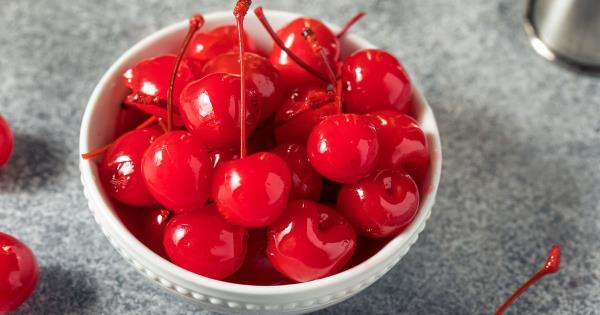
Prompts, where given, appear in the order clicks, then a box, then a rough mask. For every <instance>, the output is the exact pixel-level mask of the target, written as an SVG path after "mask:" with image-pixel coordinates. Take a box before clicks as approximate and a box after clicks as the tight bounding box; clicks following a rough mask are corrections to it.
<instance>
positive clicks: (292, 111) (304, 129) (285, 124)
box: [273, 87, 337, 143]
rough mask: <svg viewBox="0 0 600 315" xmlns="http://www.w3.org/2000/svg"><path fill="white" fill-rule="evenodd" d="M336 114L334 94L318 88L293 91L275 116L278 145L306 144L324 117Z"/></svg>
mask: <svg viewBox="0 0 600 315" xmlns="http://www.w3.org/2000/svg"><path fill="white" fill-rule="evenodd" d="M335 113H337V106H336V103H335V94H334V93H332V92H329V91H327V90H326V89H325V88H319V87H303V88H299V89H296V90H294V91H293V92H292V93H291V95H290V96H289V97H288V98H287V99H286V101H285V102H284V103H283V104H282V105H281V107H280V108H279V110H278V111H277V113H276V114H275V119H274V122H273V123H274V125H275V126H277V127H276V128H275V137H276V139H277V142H279V143H306V140H307V139H308V135H310V132H311V131H312V129H313V128H314V127H315V126H316V125H317V124H318V123H320V122H321V121H322V120H323V119H325V117H327V116H330V115H333V114H335Z"/></svg>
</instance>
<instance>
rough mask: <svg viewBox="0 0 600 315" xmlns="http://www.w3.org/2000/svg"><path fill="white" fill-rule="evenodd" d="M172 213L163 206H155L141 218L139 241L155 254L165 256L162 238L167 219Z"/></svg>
mask: <svg viewBox="0 0 600 315" xmlns="http://www.w3.org/2000/svg"><path fill="white" fill-rule="evenodd" d="M171 217H173V213H172V212H171V211H169V210H168V209H165V208H164V207H155V208H154V209H152V210H150V212H148V214H146V216H145V217H144V218H143V222H142V226H141V235H140V238H141V241H142V243H144V245H146V246H147V247H148V248H150V249H151V250H152V251H153V252H155V253H156V254H158V255H160V256H162V257H167V253H166V252H165V247H164V246H163V238H164V234H165V229H166V228H167V224H168V223H169V219H171Z"/></svg>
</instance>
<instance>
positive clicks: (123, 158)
mask: <svg viewBox="0 0 600 315" xmlns="http://www.w3.org/2000/svg"><path fill="white" fill-rule="evenodd" d="M161 135H162V131H161V130H160V129H159V128H156V127H153V128H144V129H137V130H132V131H129V132H127V133H125V134H124V135H122V136H120V137H119V138H118V139H117V140H116V141H115V142H113V144H112V145H111V146H110V148H109V149H108V151H107V152H106V154H105V155H104V158H103V159H102V161H101V162H100V166H99V173H100V180H101V181H102V184H103V185H104V188H105V190H106V191H107V192H108V195H110V196H111V197H112V198H114V199H116V200H118V201H120V202H122V203H126V204H129V205H134V206H151V205H153V204H155V203H156V200H155V199H154V197H152V195H151V194H150V192H149V191H148V189H147V188H146V184H145V183H144V176H143V174H142V157H143V156H144V152H145V151H146V149H147V148H148V146H150V144H151V143H152V142H154V140H156V138H158V137H160V136H161Z"/></svg>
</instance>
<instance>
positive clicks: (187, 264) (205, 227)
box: [163, 204, 248, 280]
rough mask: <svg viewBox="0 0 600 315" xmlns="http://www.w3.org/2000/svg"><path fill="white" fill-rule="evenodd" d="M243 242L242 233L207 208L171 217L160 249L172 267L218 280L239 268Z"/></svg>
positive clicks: (211, 209)
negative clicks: (169, 260)
mask: <svg viewBox="0 0 600 315" xmlns="http://www.w3.org/2000/svg"><path fill="white" fill-rule="evenodd" d="M247 238H248V234H247V232H246V229H244V228H243V227H240V226H235V225H233V224H230V223H228V222H227V221H225V219H223V217H221V216H220V215H219V213H218V212H217V209H216V207H215V205H214V204H210V205H207V206H206V207H204V208H203V209H200V210H195V211H189V212H185V213H180V214H177V215H175V216H174V217H173V218H172V219H171V220H170V221H169V223H168V224H167V228H166V229H165V235H164V239H163V245H164V247H165V251H166V252H167V255H168V256H169V258H170V259H171V261H172V262H173V263H175V264H176V265H178V266H180V267H182V268H185V269H187V270H189V271H192V272H195V273H197V274H199V275H202V276H205V277H209V278H213V279H217V280H220V279H224V278H227V277H228V276H230V275H232V274H233V273H234V272H236V271H237V270H238V269H239V268H240V267H241V265H242V263H243V262H244V257H245V255H246V247H247V244H246V242H247Z"/></svg>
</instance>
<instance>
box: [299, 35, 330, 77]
mask: <svg viewBox="0 0 600 315" xmlns="http://www.w3.org/2000/svg"><path fill="white" fill-rule="evenodd" d="M301 34H302V37H304V39H305V40H306V41H307V42H308V44H309V45H310V47H311V48H312V50H313V52H314V53H315V54H317V56H319V57H320V58H321V61H323V64H325V69H326V70H327V71H326V73H327V76H328V78H329V82H330V83H331V84H333V85H335V82H336V76H335V72H333V69H332V68H331V64H329V59H327V54H326V53H325V49H323V46H321V44H319V41H317V39H316V38H315V32H313V30H312V29H310V28H309V27H306V28H304V29H303V30H302V33H301Z"/></svg>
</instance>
